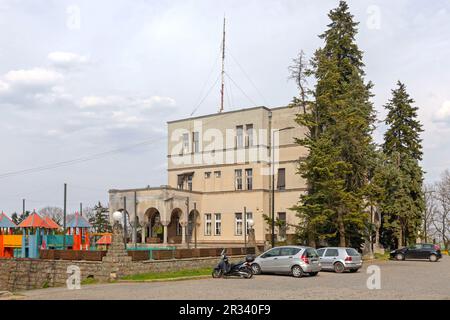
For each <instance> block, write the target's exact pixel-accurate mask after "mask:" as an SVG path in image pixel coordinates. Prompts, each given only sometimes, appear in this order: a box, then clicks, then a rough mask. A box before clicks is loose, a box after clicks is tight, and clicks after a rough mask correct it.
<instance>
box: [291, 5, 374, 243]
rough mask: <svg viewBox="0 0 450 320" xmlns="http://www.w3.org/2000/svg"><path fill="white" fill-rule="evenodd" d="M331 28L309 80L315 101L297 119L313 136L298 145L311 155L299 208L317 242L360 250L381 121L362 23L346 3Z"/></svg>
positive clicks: (302, 167)
mask: <svg viewBox="0 0 450 320" xmlns="http://www.w3.org/2000/svg"><path fill="white" fill-rule="evenodd" d="M328 16H329V18H330V20H331V23H330V24H329V25H328V29H327V30H326V31H325V32H324V33H323V34H322V35H320V36H319V37H320V38H321V39H324V42H325V45H324V47H323V48H320V49H318V50H317V51H316V52H315V54H314V57H313V59H312V61H311V69H310V70H309V71H308V74H309V75H311V76H313V77H314V78H315V79H316V85H315V87H314V89H313V90H312V95H313V101H312V102H311V103H309V104H308V110H307V112H304V113H301V114H299V115H298V117H297V122H298V123H299V124H300V125H304V126H306V127H308V129H309V133H308V134H307V135H306V136H305V137H304V138H301V139H297V143H298V144H300V145H302V146H305V147H306V148H307V149H308V150H309V155H308V156H307V158H306V159H304V160H301V161H300V165H299V173H300V174H301V176H302V177H303V178H305V179H306V180H307V185H308V192H307V193H306V194H305V195H302V196H301V198H300V202H299V204H298V205H297V206H296V207H295V209H296V210H297V211H298V214H299V216H300V218H301V219H302V220H303V221H305V222H306V224H307V226H306V228H307V230H308V231H307V232H309V233H310V234H311V233H312V234H313V236H314V237H315V239H316V240H327V241H328V242H330V243H333V242H334V243H337V244H339V245H341V246H346V245H348V244H349V243H351V244H352V245H355V246H356V245H359V243H357V242H359V241H360V239H361V237H362V233H363V230H364V228H365V226H366V222H367V212H366V202H365V200H364V190H365V188H366V187H367V185H368V183H367V179H368V170H369V166H370V158H371V155H372V154H373V152H374V145H373V142H372V138H371V133H372V131H373V122H374V121H375V115H374V111H373V106H372V103H371V102H370V101H369V99H370V97H371V93H370V89H371V87H372V85H371V83H368V84H366V83H365V81H364V76H365V73H364V70H363V67H364V64H363V62H362V52H361V51H360V50H359V49H358V46H357V44H356V42H355V37H356V34H357V25H358V23H357V22H354V21H353V15H351V14H350V12H349V8H348V5H347V4H346V3H345V2H344V1H341V2H340V3H339V6H338V7H337V8H336V9H334V10H332V11H330V13H329V15H328Z"/></svg>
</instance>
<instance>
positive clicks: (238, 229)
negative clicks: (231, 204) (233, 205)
mask: <svg viewBox="0 0 450 320" xmlns="http://www.w3.org/2000/svg"><path fill="white" fill-rule="evenodd" d="M234 216H235V222H234V234H235V235H237V236H242V213H240V212H239V213H235V214H234Z"/></svg>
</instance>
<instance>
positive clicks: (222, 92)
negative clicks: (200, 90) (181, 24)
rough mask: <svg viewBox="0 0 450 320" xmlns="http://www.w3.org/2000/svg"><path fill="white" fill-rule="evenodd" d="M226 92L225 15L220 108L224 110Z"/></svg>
mask: <svg viewBox="0 0 450 320" xmlns="http://www.w3.org/2000/svg"><path fill="white" fill-rule="evenodd" d="M224 92H225V17H223V39H222V86H221V89H220V110H219V113H220V112H222V111H223V96H224Z"/></svg>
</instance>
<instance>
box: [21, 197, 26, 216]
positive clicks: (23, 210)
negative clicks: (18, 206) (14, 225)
mask: <svg viewBox="0 0 450 320" xmlns="http://www.w3.org/2000/svg"><path fill="white" fill-rule="evenodd" d="M22 217H25V199H22Z"/></svg>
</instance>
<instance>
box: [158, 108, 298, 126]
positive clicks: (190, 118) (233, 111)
mask: <svg viewBox="0 0 450 320" xmlns="http://www.w3.org/2000/svg"><path fill="white" fill-rule="evenodd" d="M284 108H290V106H283V107H275V108H268V107H265V106H259V107H251V108H243V109H238V110H231V111H226V112H217V113H210V114H206V115H203V116H196V117H188V118H183V119H178V120H172V121H167V123H168V124H170V123H175V122H181V121H186V120H196V119H202V118H209V117H216V116H221V115H225V114H230V113H236V112H242V111H250V110H256V109H264V110H267V111H272V110H277V109H284Z"/></svg>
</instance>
